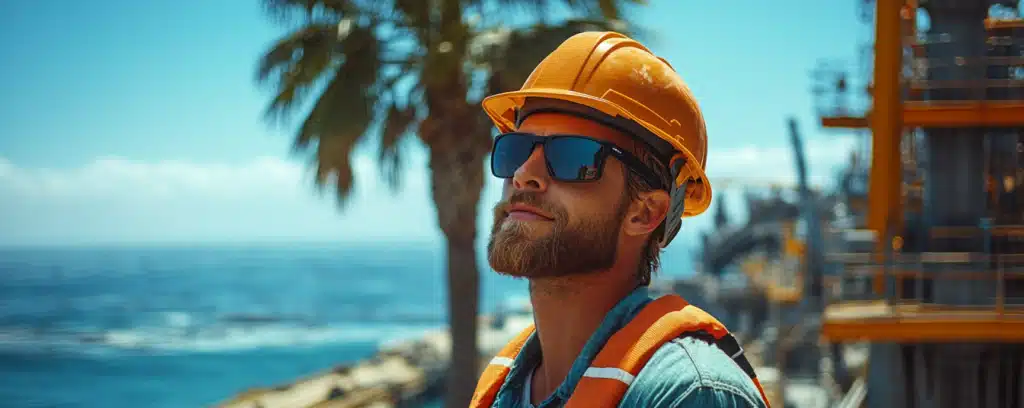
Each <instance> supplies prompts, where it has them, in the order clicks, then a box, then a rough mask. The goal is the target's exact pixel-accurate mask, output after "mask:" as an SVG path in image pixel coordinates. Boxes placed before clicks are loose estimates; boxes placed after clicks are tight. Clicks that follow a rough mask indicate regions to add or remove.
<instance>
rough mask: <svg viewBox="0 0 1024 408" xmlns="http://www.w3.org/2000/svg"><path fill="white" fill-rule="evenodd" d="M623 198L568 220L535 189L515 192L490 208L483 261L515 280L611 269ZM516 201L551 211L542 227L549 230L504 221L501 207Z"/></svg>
mask: <svg viewBox="0 0 1024 408" xmlns="http://www.w3.org/2000/svg"><path fill="white" fill-rule="evenodd" d="M626 198H628V197H626V195H625V194H624V195H623V200H621V201H620V202H619V203H618V205H617V206H616V207H615V208H614V209H613V211H611V212H609V213H608V214H607V215H604V216H600V215H598V216H588V217H583V218H582V219H584V221H580V222H577V223H573V224H569V222H568V220H569V216H568V213H567V211H565V209H564V208H562V207H559V206H556V205H553V204H549V203H545V202H544V201H543V200H542V199H541V198H540V196H539V195H537V194H536V193H531V192H523V193H515V194H513V195H512V196H511V197H509V198H508V200H507V201H503V202H500V203H498V204H497V205H495V206H494V225H493V226H492V228H491V236H490V239H489V241H488V243H487V261H488V263H489V264H490V266H491V268H493V269H494V270H495V271H496V272H498V273H499V274H502V275H506V276H512V277H520V278H546V277H561V276H570V275H576V274H586V273H591V272H594V271H600V270H605V269H608V268H611V267H612V265H614V264H615V260H616V253H617V251H618V242H619V241H618V239H619V227H620V226H621V225H622V220H623V218H624V217H625V213H626V209H627V205H628V203H629V202H628V200H627V199H626ZM520 203H521V204H526V205H531V206H533V207H536V208H538V209H541V210H543V211H546V212H547V213H549V214H552V215H553V216H554V220H552V221H550V222H549V224H550V226H549V227H546V228H550V231H548V232H546V233H544V232H541V231H537V229H538V226H536V225H531V224H533V223H529V222H518V221H515V220H509V219H507V217H508V213H507V212H506V211H505V208H507V206H509V205H512V204H520ZM540 234H544V235H540ZM538 235H540V236H538Z"/></svg>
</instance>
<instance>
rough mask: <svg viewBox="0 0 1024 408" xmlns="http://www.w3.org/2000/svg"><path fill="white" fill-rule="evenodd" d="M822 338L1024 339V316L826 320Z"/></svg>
mask: <svg viewBox="0 0 1024 408" xmlns="http://www.w3.org/2000/svg"><path fill="white" fill-rule="evenodd" d="M821 337H822V338H825V339H827V340H828V341H830V342H837V343H843V342H860V341H870V342H897V343H954V342H1008V343H1021V342H1024V319H1014V318H1000V317H999V316H998V315H996V314H995V313H993V314H992V316H991V317H989V318H978V319H957V318H920V319H907V318H895V317H893V318H886V319H864V320H843V321H831V320H825V321H824V322H822V325H821Z"/></svg>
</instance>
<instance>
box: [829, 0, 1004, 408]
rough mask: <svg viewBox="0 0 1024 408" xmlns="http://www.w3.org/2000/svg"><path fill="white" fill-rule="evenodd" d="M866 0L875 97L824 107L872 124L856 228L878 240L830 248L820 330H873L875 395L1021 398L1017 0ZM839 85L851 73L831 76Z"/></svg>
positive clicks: (952, 400)
mask: <svg viewBox="0 0 1024 408" xmlns="http://www.w3.org/2000/svg"><path fill="white" fill-rule="evenodd" d="M864 3H865V4H867V5H869V6H871V7H872V8H873V19H872V20H873V24H874V28H875V30H874V32H875V42H874V47H873V48H874V53H873V54H874V57H873V71H872V72H871V74H870V75H869V76H868V77H869V78H870V82H869V83H865V84H864V85H865V87H866V88H867V90H868V92H869V94H870V99H871V103H870V106H869V108H868V109H867V110H866V111H865V112H862V113H861V114H854V113H851V109H849V108H847V107H832V108H833V109H830V110H829V109H826V111H825V112H823V113H822V118H821V124H822V126H824V127H830V128H849V129H869V130H870V132H871V133H870V134H871V164H870V170H869V174H868V189H867V204H868V205H867V209H866V210H867V214H866V222H865V224H866V225H863V226H861V227H860V228H863V229H864V230H867V231H869V232H870V234H871V235H873V236H874V245H873V247H874V248H873V250H870V248H869V250H865V251H855V250H850V249H845V250H839V251H833V253H830V254H828V259H829V261H830V265H831V266H833V267H834V268H835V273H834V274H833V276H832V280H831V281H829V282H828V286H827V288H826V294H827V296H826V302H827V303H826V307H825V310H824V312H823V314H822V323H821V334H822V337H823V339H824V340H825V341H828V342H833V343H851V342H866V343H869V344H870V357H869V369H868V377H867V378H866V381H865V383H866V395H867V398H866V404H867V405H868V406H871V407H937V408H942V407H979V408H984V407H998V408H1022V407H1024V188H1022V187H1024V186H1022V179H1024V171H1022V164H1024V137H1022V136H1024V22H1022V21H1021V20H1020V19H1019V16H1020V13H1019V11H1017V10H1016V9H1015V7H1017V5H1018V4H1017V3H1018V2H1017V1H996V0H986V1H983V0H927V1H925V0H875V1H874V4H870V3H871V2H870V1H865V2H864ZM1000 10H1001V11H1002V13H1003V14H1007V15H1009V17H1005V16H1002V17H1001V16H998V15H997V14H999V12H1000ZM921 20H924V21H921ZM922 27H926V28H927V29H926V30H925V29H922ZM864 82H868V81H867V80H865V81H864ZM848 86H849V85H848V81H847V80H846V78H845V77H844V79H843V80H842V83H841V84H837V89H838V88H842V89H838V90H840V91H842V90H845V88H846V87H848ZM858 283H860V284H861V285H860V286H858V285H857V284H858ZM864 283H867V284H864Z"/></svg>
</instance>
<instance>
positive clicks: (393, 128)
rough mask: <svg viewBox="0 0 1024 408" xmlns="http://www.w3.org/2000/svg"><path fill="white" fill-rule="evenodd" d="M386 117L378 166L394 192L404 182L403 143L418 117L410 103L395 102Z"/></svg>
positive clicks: (390, 106)
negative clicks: (402, 177) (402, 176)
mask: <svg viewBox="0 0 1024 408" xmlns="http://www.w3.org/2000/svg"><path fill="white" fill-rule="evenodd" d="M386 115H387V117H386V118H385V119H384V127H383V129H382V131H381V140H380V155H379V157H378V164H379V165H380V171H381V174H382V175H383V177H384V180H385V182H386V183H387V184H388V186H389V187H390V188H391V189H392V191H397V190H398V189H399V188H400V187H401V181H402V180H401V175H402V149H401V141H402V140H403V139H404V138H405V136H406V135H407V134H408V132H409V130H410V128H412V126H413V125H414V124H415V123H416V121H417V115H416V109H415V108H414V107H413V106H410V105H409V104H408V103H406V104H404V105H403V104H401V103H399V102H398V101H394V100H393V101H392V102H391V103H390V105H389V106H388V110H387V113H386Z"/></svg>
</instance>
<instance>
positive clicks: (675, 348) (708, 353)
mask: <svg viewBox="0 0 1024 408" xmlns="http://www.w3.org/2000/svg"><path fill="white" fill-rule="evenodd" d="M620 406H621V407H641V406H643V407H665V408H669V407H671V408H689V407H716V408H760V407H763V406H764V403H763V402H762V401H761V395H760V392H759V391H758V390H757V387H756V386H755V385H754V382H753V381H751V380H750V377H748V376H747V374H746V373H745V372H744V371H743V370H742V369H741V368H740V367H739V365H737V364H736V363H735V362H734V361H732V359H731V358H730V357H729V356H728V355H726V354H725V353H724V352H723V351H722V350H721V349H719V348H718V347H717V346H715V345H713V344H711V343H708V342H706V341H704V340H702V339H699V338H696V337H681V338H678V339H674V340H672V341H670V342H668V343H665V344H663V345H662V346H661V347H660V348H659V349H658V350H657V351H656V352H655V353H654V355H653V356H652V357H651V359H650V361H648V362H647V365H646V366H644V368H643V369H642V370H640V373H639V374H637V376H636V378H635V379H634V380H633V382H632V384H631V385H630V387H629V389H628V390H627V391H626V395H625V396H624V397H623V399H622V403H621V404H620Z"/></svg>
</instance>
